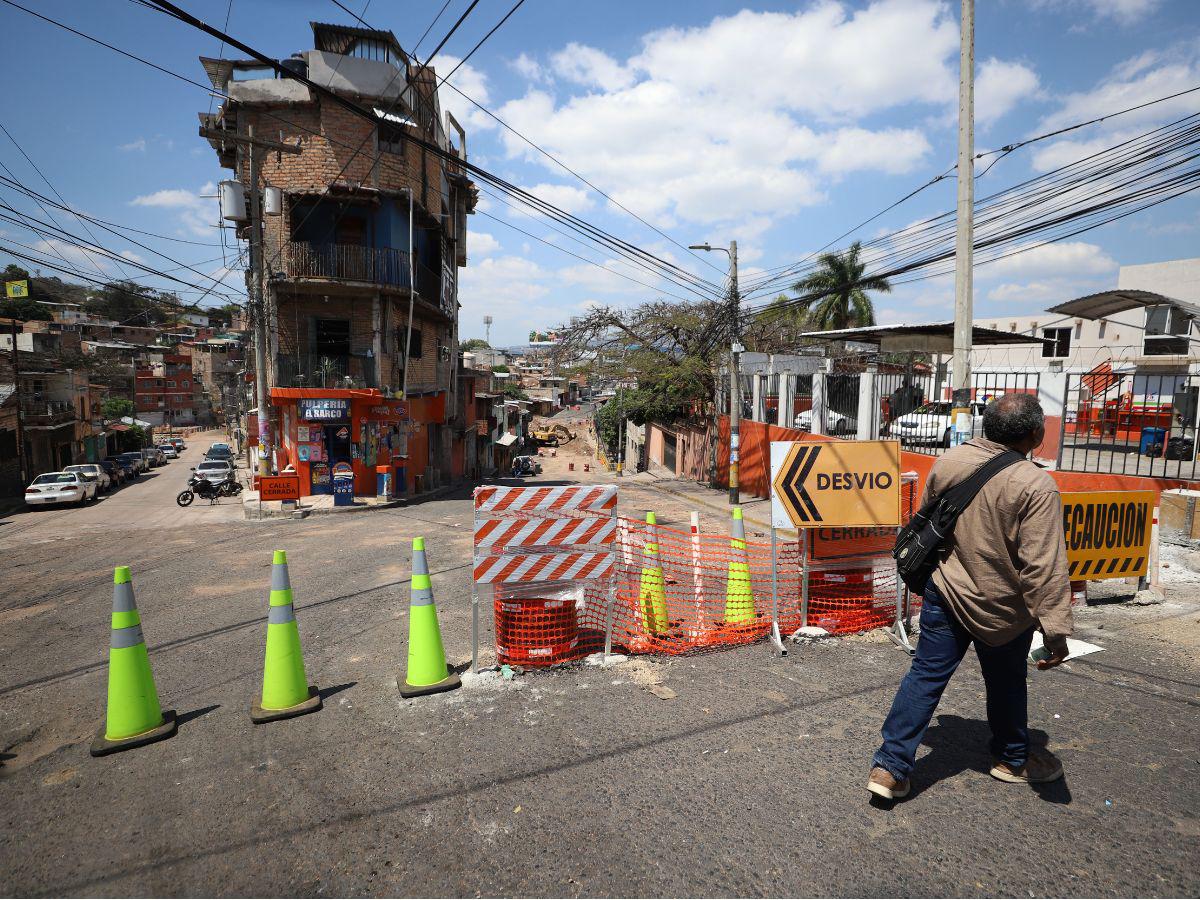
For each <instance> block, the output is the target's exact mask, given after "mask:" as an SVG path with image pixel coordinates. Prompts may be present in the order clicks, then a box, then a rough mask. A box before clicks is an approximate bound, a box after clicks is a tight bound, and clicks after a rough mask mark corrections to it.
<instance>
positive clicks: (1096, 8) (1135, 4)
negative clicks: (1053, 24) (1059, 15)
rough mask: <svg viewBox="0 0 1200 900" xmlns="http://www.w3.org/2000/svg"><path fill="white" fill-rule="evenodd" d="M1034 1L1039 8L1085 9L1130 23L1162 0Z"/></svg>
mask: <svg viewBox="0 0 1200 900" xmlns="http://www.w3.org/2000/svg"><path fill="white" fill-rule="evenodd" d="M1032 3H1033V6H1034V7H1035V8H1039V9H1056V10H1062V11H1066V12H1069V11H1071V10H1075V9H1084V10H1087V11H1088V12H1090V13H1091V14H1092V15H1093V16H1095V17H1096V18H1098V19H1113V20H1116V21H1117V22H1120V23H1121V24H1124V25H1130V24H1133V23H1134V22H1137V21H1138V20H1139V19H1141V18H1143V17H1145V16H1148V15H1150V14H1151V13H1152V12H1154V11H1155V10H1156V9H1158V7H1159V6H1160V5H1161V3H1162V0H1032Z"/></svg>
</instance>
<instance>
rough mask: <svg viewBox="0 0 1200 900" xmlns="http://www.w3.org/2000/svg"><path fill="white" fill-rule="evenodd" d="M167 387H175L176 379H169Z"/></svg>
mask: <svg viewBox="0 0 1200 900" xmlns="http://www.w3.org/2000/svg"><path fill="white" fill-rule="evenodd" d="M167 387H175V382H174V381H168V382H167Z"/></svg>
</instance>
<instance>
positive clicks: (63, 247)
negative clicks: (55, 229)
mask: <svg viewBox="0 0 1200 900" xmlns="http://www.w3.org/2000/svg"><path fill="white" fill-rule="evenodd" d="M30 246H31V247H32V248H33V249H34V250H36V251H37V252H38V253H40V254H42V255H43V256H46V257H48V258H49V259H50V260H51V261H52V262H55V263H57V262H59V261H60V260H66V262H67V263H68V264H69V265H71V266H74V267H75V268H77V269H80V270H81V271H84V272H89V273H94V272H97V271H99V272H100V273H101V274H104V275H111V274H113V273H114V272H115V269H114V267H113V263H112V261H111V260H109V259H106V258H105V257H104V256H102V255H101V254H98V253H95V252H91V253H89V252H88V251H87V250H84V249H83V248H82V247H80V246H78V245H77V244H72V243H70V242H69V241H63V240H59V239H58V238H42V239H40V240H37V241H35V242H34V243H33V244H31V245H30ZM31 265H36V264H31Z"/></svg>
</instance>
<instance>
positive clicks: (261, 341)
mask: <svg viewBox="0 0 1200 900" xmlns="http://www.w3.org/2000/svg"><path fill="white" fill-rule="evenodd" d="M246 136H247V137H249V138H250V139H251V140H253V139H254V126H250V127H248V128H247V130H246ZM247 152H249V154H250V310H251V314H252V315H253V316H254V380H255V384H256V385H257V388H258V391H257V392H258V474H259V475H270V474H271V399H270V397H271V395H270V394H269V393H268V391H267V311H266V309H265V308H264V306H263V291H262V276H263V272H262V265H263V260H262V196H261V195H260V194H259V192H258V150H257V149H256V148H255V146H254V145H253V144H250V146H249V147H248V148H247Z"/></svg>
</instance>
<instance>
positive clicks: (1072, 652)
mask: <svg viewBox="0 0 1200 900" xmlns="http://www.w3.org/2000/svg"><path fill="white" fill-rule="evenodd" d="M1103 649H1104V648H1103V647H1101V646H1100V645H1099V644H1089V643H1088V642H1087V641H1077V640H1075V638H1067V659H1075V657H1077V656H1087V655H1088V654H1089V653H1099V652H1100V651H1101V650H1103ZM1048 655H1049V654H1048V653H1046V648H1045V644H1044V643H1043V640H1042V633H1041V632H1040V631H1035V632H1034V633H1033V643H1032V644H1031V645H1030V646H1029V658H1030V659H1031V660H1032V661H1033V662H1037V661H1038V660H1042V659H1046V657H1047V656H1048Z"/></svg>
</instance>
